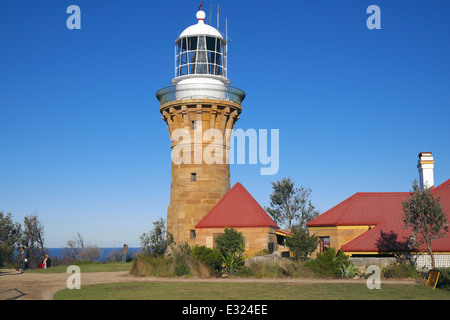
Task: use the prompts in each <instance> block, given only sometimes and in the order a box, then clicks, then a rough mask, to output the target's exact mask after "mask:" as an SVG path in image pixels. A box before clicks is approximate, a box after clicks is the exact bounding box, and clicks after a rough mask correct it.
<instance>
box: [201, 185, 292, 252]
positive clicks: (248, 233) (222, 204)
mask: <svg viewBox="0 0 450 320" xmlns="http://www.w3.org/2000/svg"><path fill="white" fill-rule="evenodd" d="M225 227H228V228H234V229H236V230H237V231H239V232H242V234H243V235H244V238H245V245H246V254H247V255H253V254H255V253H257V252H260V251H262V250H264V249H266V250H269V251H270V252H273V251H276V250H279V249H282V248H280V247H279V245H278V244H277V242H281V241H280V240H281V239H278V241H277V238H280V237H281V238H282V237H285V236H286V233H285V232H284V233H283V232H278V230H279V229H280V228H279V227H278V225H277V224H276V223H275V221H273V219H272V218H271V217H270V216H269V215H268V214H267V212H266V211H265V210H264V209H263V208H262V207H261V206H260V205H259V203H258V202H257V201H256V200H255V199H254V198H253V197H252V195H251V194H250V193H249V192H248V191H247V190H246V189H245V188H244V186H242V184H240V183H239V182H238V183H236V184H235V185H234V186H233V188H231V189H230V191H228V193H227V194H226V195H225V196H224V197H223V198H222V199H221V200H220V201H219V202H217V204H216V205H215V206H214V207H213V208H212V209H211V210H210V211H209V212H208V213H207V214H206V215H205V216H204V217H203V218H202V219H201V220H200V221H199V222H198V223H197V224H196V225H195V231H196V243H197V244H199V245H206V246H208V247H211V248H214V247H215V238H216V237H217V236H218V235H219V234H221V233H223V232H224V229H225Z"/></svg>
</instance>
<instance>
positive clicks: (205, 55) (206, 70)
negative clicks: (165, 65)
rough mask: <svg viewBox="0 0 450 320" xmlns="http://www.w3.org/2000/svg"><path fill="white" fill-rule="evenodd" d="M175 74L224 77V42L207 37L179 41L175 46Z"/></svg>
mask: <svg viewBox="0 0 450 320" xmlns="http://www.w3.org/2000/svg"><path fill="white" fill-rule="evenodd" d="M175 46H176V48H175V55H176V56H175V74H176V76H182V75H187V74H211V75H218V76H224V73H225V72H224V71H225V69H224V61H225V59H224V51H225V42H224V41H223V40H221V39H219V38H214V37H209V36H204V35H201V36H194V37H187V38H182V39H180V40H179V41H178V42H177V43H176V44H175Z"/></svg>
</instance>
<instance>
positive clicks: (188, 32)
mask: <svg viewBox="0 0 450 320" xmlns="http://www.w3.org/2000/svg"><path fill="white" fill-rule="evenodd" d="M205 17H206V14H205V12H204V11H201V10H200V11H198V12H197V20H198V23H197V24H194V25H192V26H190V27H188V28H186V29H185V30H184V31H183V32H182V33H181V34H180V36H179V37H178V39H179V38H185V37H190V36H199V35H206V36H212V37H216V38H219V39H223V37H222V35H221V34H220V32H219V31H218V30H217V29H216V28H214V27H211V26H210V25H207V24H205V21H204V19H205Z"/></svg>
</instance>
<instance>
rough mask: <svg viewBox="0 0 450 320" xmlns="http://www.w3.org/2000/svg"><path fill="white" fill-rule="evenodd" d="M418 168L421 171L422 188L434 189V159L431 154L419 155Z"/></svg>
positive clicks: (422, 153) (423, 153)
mask: <svg viewBox="0 0 450 320" xmlns="http://www.w3.org/2000/svg"><path fill="white" fill-rule="evenodd" d="M417 168H418V169H419V178H420V184H419V186H420V188H421V189H424V188H434V159H433V156H432V155H431V152H421V153H419V161H418V163H417Z"/></svg>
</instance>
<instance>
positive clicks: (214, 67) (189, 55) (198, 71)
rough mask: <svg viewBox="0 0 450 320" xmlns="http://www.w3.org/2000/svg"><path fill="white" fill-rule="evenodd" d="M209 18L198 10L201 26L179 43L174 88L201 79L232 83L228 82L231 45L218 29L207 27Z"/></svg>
mask: <svg viewBox="0 0 450 320" xmlns="http://www.w3.org/2000/svg"><path fill="white" fill-rule="evenodd" d="M205 16H206V14H205V12H204V11H201V10H200V11H198V12H197V15H196V17H197V20H198V23H197V24H195V25H192V26H190V27H188V28H187V29H185V30H184V31H183V32H182V33H181V34H180V36H179V37H178V39H177V40H176V41H175V78H174V79H173V81H172V84H174V85H177V84H178V83H179V82H180V81H183V80H186V79H192V78H198V77H201V78H209V79H216V80H219V81H220V82H221V83H223V84H225V85H228V84H229V81H228V80H227V79H226V78H227V64H226V49H227V42H226V40H225V39H224V38H223V37H222V35H221V34H220V32H219V31H218V30H217V29H215V28H214V27H212V26H210V25H207V24H205V22H204V20H205ZM183 82H184V81H183ZM196 82H197V81H196ZM213 82H214V81H213Z"/></svg>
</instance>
